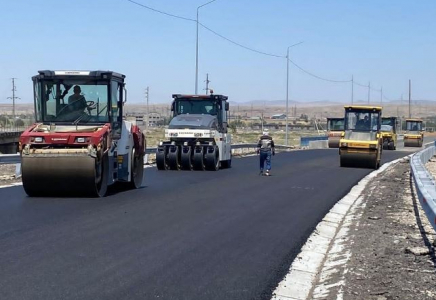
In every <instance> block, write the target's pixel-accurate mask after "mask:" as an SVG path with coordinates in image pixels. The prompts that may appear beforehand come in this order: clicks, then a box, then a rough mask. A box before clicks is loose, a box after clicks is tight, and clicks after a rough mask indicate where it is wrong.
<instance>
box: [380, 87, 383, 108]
mask: <svg viewBox="0 0 436 300" xmlns="http://www.w3.org/2000/svg"><path fill="white" fill-rule="evenodd" d="M380 103H381V104H383V87H381V89H380Z"/></svg>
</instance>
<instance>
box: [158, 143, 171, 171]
mask: <svg viewBox="0 0 436 300" xmlns="http://www.w3.org/2000/svg"><path fill="white" fill-rule="evenodd" d="M167 152H168V147H164V151H163V152H160V151H159V150H157V151H156V167H157V169H158V170H160V171H165V170H168V169H169V167H168V162H167Z"/></svg>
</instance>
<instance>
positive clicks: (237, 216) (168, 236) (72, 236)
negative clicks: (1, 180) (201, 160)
mask: <svg viewBox="0 0 436 300" xmlns="http://www.w3.org/2000/svg"><path fill="white" fill-rule="evenodd" d="M407 154H409V153H407V152H403V151H384V153H383V162H386V161H390V160H393V159H396V158H399V157H402V156H405V155H407ZM145 172H146V179H145V187H144V188H142V189H139V190H123V189H122V188H116V189H112V190H111V194H110V196H108V197H106V198H103V199H88V198H29V197H27V196H26V194H25V193H24V190H23V188H22V186H17V187H10V188H2V189H0V299H8V300H11V299H32V300H36V299H43V300H49V299H56V300H57V299H117V300H118V299H189V300H193V299H208V300H210V299H217V300H223V299H238V300H241V299H269V297H270V296H271V291H272V290H273V289H274V288H275V286H276V285H277V283H278V282H279V281H280V280H281V279H282V277H283V276H284V275H285V274H286V272H287V271H288V268H289V266H290V264H291V262H292V260H293V259H294V258H295V256H296V255H297V254H298V252H299V250H300V248H301V246H302V244H304V242H305V241H306V239H307V237H308V236H309V235H310V234H311V232H312V231H313V229H314V228H315V226H316V225H317V223H318V222H319V221H320V220H321V219H322V218H323V217H324V215H325V214H326V213H327V212H328V211H329V209H330V208H331V207H332V206H333V205H334V204H335V203H336V202H337V200H339V199H340V198H342V197H343V196H344V195H345V194H346V193H347V192H348V191H349V190H350V188H351V187H352V186H353V185H354V184H356V183H357V182H358V181H359V180H360V179H361V178H362V177H364V176H365V175H366V174H368V173H369V172H371V170H369V169H354V168H340V167H339V155H338V150H337V149H328V150H306V151H295V152H291V153H281V154H277V155H276V156H274V157H273V170H272V174H273V176H271V177H264V176H259V175H258V172H259V171H258V157H256V156H253V157H248V158H243V159H234V161H233V168H231V169H228V170H220V171H219V172H207V171H206V172H187V171H179V172H177V171H157V170H156V169H155V168H148V169H145ZM71 184H72V185H74V179H73V178H72V179H71ZM47 188H50V186H48V187H47Z"/></svg>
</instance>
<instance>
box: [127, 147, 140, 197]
mask: <svg viewBox="0 0 436 300" xmlns="http://www.w3.org/2000/svg"><path fill="white" fill-rule="evenodd" d="M131 155H132V166H131V169H130V171H131V173H132V176H131V178H130V182H129V183H130V186H131V188H132V189H139V188H140V187H141V186H142V179H143V178H144V155H136V151H135V149H133V150H132V153H131Z"/></svg>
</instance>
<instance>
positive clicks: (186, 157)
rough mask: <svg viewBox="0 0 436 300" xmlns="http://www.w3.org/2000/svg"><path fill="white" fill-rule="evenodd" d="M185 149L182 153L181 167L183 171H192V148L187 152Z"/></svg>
mask: <svg viewBox="0 0 436 300" xmlns="http://www.w3.org/2000/svg"><path fill="white" fill-rule="evenodd" d="M183 148H184V147H182V152H181V153H180V157H181V158H180V166H181V169H182V170H188V171H190V170H192V169H193V166H192V148H191V147H189V148H188V151H187V152H185V151H184V149H183Z"/></svg>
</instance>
